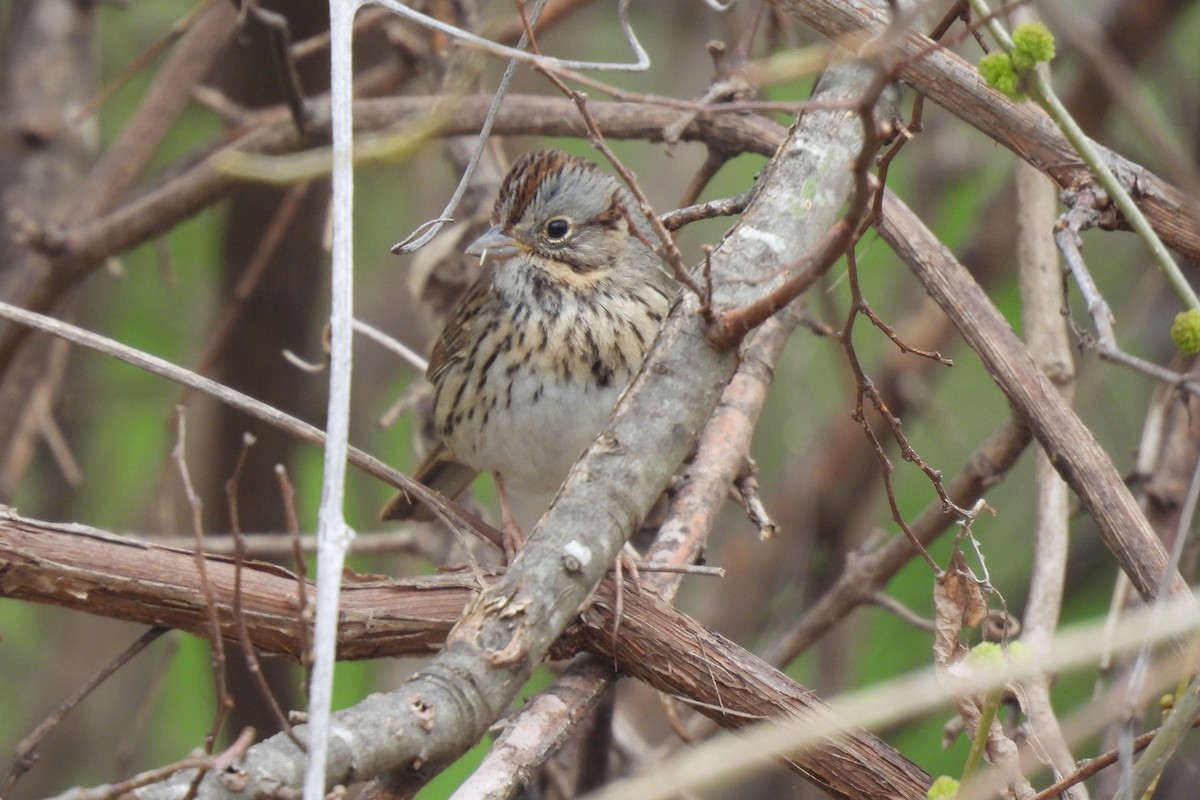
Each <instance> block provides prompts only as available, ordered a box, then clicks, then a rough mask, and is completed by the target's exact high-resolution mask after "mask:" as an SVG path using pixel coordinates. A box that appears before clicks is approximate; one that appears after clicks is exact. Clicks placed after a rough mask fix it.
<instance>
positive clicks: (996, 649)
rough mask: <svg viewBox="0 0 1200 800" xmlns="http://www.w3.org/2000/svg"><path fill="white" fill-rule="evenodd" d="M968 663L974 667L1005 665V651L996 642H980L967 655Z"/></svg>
mask: <svg viewBox="0 0 1200 800" xmlns="http://www.w3.org/2000/svg"><path fill="white" fill-rule="evenodd" d="M967 663H968V664H970V665H971V666H972V667H975V668H976V669H979V668H980V667H994V666H997V665H1000V664H1003V663H1004V649H1003V648H1002V647H1000V645H999V644H998V643H996V642H980V643H979V644H977V645H975V646H974V647H972V648H971V652H970V653H968V654H967Z"/></svg>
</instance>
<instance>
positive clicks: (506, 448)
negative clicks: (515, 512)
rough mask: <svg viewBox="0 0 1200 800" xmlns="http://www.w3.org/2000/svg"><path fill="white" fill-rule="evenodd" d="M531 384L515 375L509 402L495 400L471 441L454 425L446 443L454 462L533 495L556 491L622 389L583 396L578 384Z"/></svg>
mask: <svg viewBox="0 0 1200 800" xmlns="http://www.w3.org/2000/svg"><path fill="white" fill-rule="evenodd" d="M536 389H537V384H535V382H534V380H533V379H532V378H530V377H528V376H527V375H525V374H523V373H522V374H518V375H517V376H516V379H515V383H514V385H513V392H512V402H511V403H506V402H505V401H504V400H503V399H501V400H500V401H499V402H498V403H497V404H496V406H495V407H494V408H493V409H492V410H491V412H490V414H489V417H488V424H487V425H485V426H483V429H482V435H481V436H480V437H479V438H478V440H476V441H466V438H465V437H463V436H462V435H461V434H462V433H464V432H465V431H464V428H465V426H464V427H460V428H459V429H458V431H456V434H459V435H452V436H451V439H450V440H448V441H447V444H448V445H449V446H450V449H451V450H452V451H453V452H454V454H455V455H456V456H457V457H458V458H459V460H461V461H463V462H465V463H467V464H470V465H471V466H472V467H475V468H476V469H480V470H488V471H492V472H499V473H500V474H501V475H502V476H503V477H504V480H505V483H506V485H507V486H509V487H510V488H511V489H513V490H514V491H516V492H520V493H528V494H537V493H544V492H552V491H555V490H557V489H558V487H559V486H560V485H561V484H562V482H563V479H565V478H566V476H567V472H568V471H569V470H570V468H571V465H572V464H574V463H575V461H576V460H578V458H579V456H580V454H582V453H583V451H584V450H585V449H587V446H588V445H589V444H591V443H592V440H593V439H595V438H596V436H597V434H599V433H600V431H601V430H603V429H604V426H605V424H606V423H607V422H608V417H609V415H610V414H611V413H612V409H613V406H615V405H616V403H617V399H618V398H619V397H620V396H621V392H622V391H624V389H625V385H624V383H621V385H618V386H610V387H607V388H603V389H602V388H599V387H598V386H596V385H595V384H594V383H592V384H591V385H589V386H588V390H587V393H586V394H585V393H584V391H583V389H582V385H581V384H579V383H574V382H571V383H548V384H542V389H541V393H540V395H537V397H536V400H535V392H536Z"/></svg>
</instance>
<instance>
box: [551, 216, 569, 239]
mask: <svg viewBox="0 0 1200 800" xmlns="http://www.w3.org/2000/svg"><path fill="white" fill-rule="evenodd" d="M570 232H571V223H570V222H568V221H567V220H565V219H563V218H562V217H555V218H554V219H552V220H550V221H549V222H547V223H546V236H548V237H549V238H551V239H564V238H566V236H567V234H568V233H570Z"/></svg>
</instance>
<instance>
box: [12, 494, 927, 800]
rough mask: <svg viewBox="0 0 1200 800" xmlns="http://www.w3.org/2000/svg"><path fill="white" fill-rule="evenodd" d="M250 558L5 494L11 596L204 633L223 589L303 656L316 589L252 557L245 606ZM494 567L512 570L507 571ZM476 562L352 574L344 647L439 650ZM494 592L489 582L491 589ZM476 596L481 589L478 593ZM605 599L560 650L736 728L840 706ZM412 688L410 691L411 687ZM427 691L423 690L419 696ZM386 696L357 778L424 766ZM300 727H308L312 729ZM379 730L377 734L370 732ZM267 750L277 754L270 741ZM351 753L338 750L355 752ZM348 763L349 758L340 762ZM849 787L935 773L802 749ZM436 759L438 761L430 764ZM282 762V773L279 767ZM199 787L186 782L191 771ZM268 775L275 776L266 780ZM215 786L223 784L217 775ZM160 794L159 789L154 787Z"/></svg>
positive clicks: (854, 753) (289, 650)
mask: <svg viewBox="0 0 1200 800" xmlns="http://www.w3.org/2000/svg"><path fill="white" fill-rule="evenodd" d="M237 572H238V567H237V565H236V564H235V563H234V562H233V561H232V560H230V559H228V558H225V557H219V556H209V557H208V558H207V559H206V563H205V565H204V573H203V574H201V572H200V570H199V568H198V566H197V563H196V560H195V556H194V554H193V553H190V552H188V551H186V550H182V549H176V548H168V547H162V546H159V545H155V544H152V543H149V542H139V541H136V540H133V539H126V538H123V537H119V536H114V535H112V534H107V533H104V532H102V531H97V530H95V529H90V528H86V527H84V526H79V525H58V524H51V523H42V522H36V521H33V520H27V519H22V518H20V517H17V516H16V515H15V514H13V513H12V512H11V511H10V510H8V509H5V508H3V507H0V596H5V597H11V598H14V599H20V600H26V601H30V602H39V603H53V604H55V605H59V606H63V607H66V608H74V609H77V610H80V611H85V612H87V613H90V614H99V615H102V616H109V617H115V618H117V619H124V620H128V621H131V622H139V623H142V624H148V625H162V626H167V627H173V628H178V629H180V630H184V631H187V632H189V633H192V634H194V635H196V636H201V637H208V636H209V635H210V634H211V630H212V629H211V625H210V621H211V619H212V613H211V611H210V608H209V605H208V602H207V597H208V595H209V593H211V595H212V596H213V597H214V598H215V599H216V607H217V616H218V618H219V620H220V623H221V629H222V633H223V635H224V636H225V637H226V639H227V640H228V641H229V642H231V643H235V642H236V641H237V636H238V631H237V618H239V617H240V619H241V621H242V623H243V624H244V626H245V632H246V635H247V636H248V637H249V638H250V640H251V641H252V642H253V644H254V646H255V647H256V648H258V649H260V650H262V651H264V652H271V653H277V654H281V655H285V656H288V657H289V658H292V659H293V660H297V661H298V660H299V659H300V658H301V657H302V655H303V652H302V651H303V643H304V642H305V641H306V639H305V638H303V636H302V635H301V628H302V626H303V625H305V624H306V623H304V622H303V621H302V620H301V619H300V618H299V615H298V614H297V612H296V608H297V604H296V591H297V586H298V585H299V586H303V587H304V591H306V592H307V593H308V594H309V598H310V600H309V601H310V602H311V597H312V594H313V592H314V589H313V587H312V585H311V584H309V583H300V584H298V582H297V581H296V578H295V576H294V575H292V574H291V573H289V572H287V571H286V570H284V569H281V568H280V567H277V566H275V565H273V564H266V563H263V562H254V561H248V562H244V563H243V565H242V569H241V605H240V606H239V607H235V606H234V605H233V598H234V591H233V587H234V582H235V581H236V580H237V577H238V576H237ZM493 580H500V579H499V578H498V577H493ZM476 590H477V587H476V585H475V583H474V580H473V578H472V577H471V576H470V575H469V574H468V573H461V574H452V575H437V576H432V577H428V578H409V579H405V580H396V581H393V580H387V579H384V580H378V579H370V580H359V581H356V580H348V581H347V582H346V584H345V585H344V586H343V587H342V603H341V605H342V617H341V622H340V625H339V638H338V654H339V657H341V658H344V659H358V658H378V657H385V656H391V657H394V656H400V655H421V654H427V653H431V652H434V651H435V650H437V649H438V647H439V646H440V645H441V643H442V641H443V640H444V639H445V637H446V635H447V634H448V633H449V632H450V631H451V629H452V626H453V625H454V624H455V621H456V620H457V619H458V618H459V615H460V614H461V613H462V612H463V610H464V607H466V606H468V605H470V604H471V603H473V602H475V601H476V600H477V599H478V597H479V595H478V594H477V591H476ZM484 596H485V597H486V596H487V595H486V593H485V595H484ZM473 598H474V599H473ZM596 599H597V603H596V605H595V606H594V607H593V608H592V610H591V611H589V612H588V613H586V614H585V615H584V616H583V618H582V619H581V620H580V621H579V622H578V624H577V625H576V626H574V627H573V628H572V629H571V630H570V631H569V632H568V635H567V637H566V638H565V639H564V640H563V642H562V643H561V644H560V650H559V652H557V653H556V655H559V656H564V655H569V654H570V653H571V651H573V650H576V649H579V648H583V649H585V650H588V651H590V652H593V653H596V654H598V655H600V656H601V657H602V659H603V661H604V662H605V663H613V662H615V663H616V664H617V665H618V667H619V669H620V670H621V671H623V672H627V673H629V674H631V675H634V676H635V677H638V678H640V679H641V680H643V681H645V682H646V683H648V684H649V685H651V686H652V687H654V688H656V689H658V690H660V691H664V692H668V693H670V694H672V695H677V696H680V697H683V698H687V699H690V700H693V701H695V705H696V707H697V708H698V709H700V710H701V711H702V712H703V713H705V714H707V715H709V716H711V717H712V718H713V719H715V720H716V721H717V722H719V723H720V724H722V725H723V726H725V727H733V728H737V727H741V726H742V725H745V724H747V723H749V722H753V721H756V720H760V719H764V718H767V717H773V716H778V715H789V714H815V715H818V717H819V716H821V715H828V714H829V713H830V712H829V711H828V708H827V707H826V706H825V705H824V704H823V703H822V702H821V701H820V700H819V699H817V698H816V696H815V695H813V694H812V693H811V692H809V691H808V690H806V689H804V688H803V687H802V686H799V685H797V684H796V683H794V682H793V681H791V680H790V679H789V678H787V677H786V676H784V675H783V674H782V673H780V672H778V671H776V670H775V669H773V668H772V667H770V666H769V665H767V664H766V663H765V662H763V661H761V660H760V659H758V658H757V657H755V656H754V655H753V654H752V653H749V652H748V651H746V650H743V649H742V648H740V647H738V646H737V645H735V644H733V643H732V642H730V641H728V640H726V639H725V638H724V637H722V636H720V635H718V634H716V633H713V632H712V631H709V630H707V629H706V628H704V627H703V626H702V625H700V624H699V623H697V622H695V621H694V620H692V619H691V618H690V617H688V616H686V615H684V614H682V613H681V612H679V611H677V610H676V609H674V608H673V607H672V606H670V605H669V604H668V603H666V602H665V601H663V600H660V599H658V598H657V597H656V596H655V595H652V594H650V593H649V592H645V593H643V594H637V593H636V592H633V591H632V590H631V589H630V588H626V590H625V598H624V605H625V611H624V619H623V621H622V623H621V635H620V636H618V637H616V638H615V640H614V637H613V633H612V631H613V624H614V622H615V620H614V618H613V608H614V607H615V604H616V599H615V594H614V586H613V583H612V581H611V580H609V581H606V582H605V583H603V584H602V585H601V588H600V590H599V592H598V593H597V596H596ZM401 691H403V690H401ZM413 697H414V702H415V701H416V700H417V699H418V698H419V695H414V696H413ZM390 713H391V712H390V711H389V710H388V708H387V706H386V705H385V704H382V703H380V702H378V701H374V700H372V699H368V700H366V701H364V703H362V704H360V706H358V707H356V708H355V709H352V710H350V711H348V712H344V713H343V714H342V715H341V716H340V719H338V720H337V723H338V724H340V725H343V726H345V728H347V729H351V730H357V731H359V732H360V733H362V734H363V736H364V741H363V742H361V743H360V745H361V748H360V749H359V750H358V752H356V753H354V754H353V756H354V758H356V759H357V760H358V761H357V768H356V772H355V777H357V778H358V779H363V778H366V777H369V776H370V775H372V774H374V772H373V771H372V770H371V769H370V768H369V767H368V766H366V765H372V764H375V765H377V764H378V763H379V761H380V760H381V759H387V760H390V761H392V762H393V763H400V764H407V765H411V764H412V763H413V762H414V761H415V760H419V759H420V758H422V757H423V749H422V748H423V746H424V745H423V739H424V738H425V736H424V735H423V734H422V732H421V728H422V727H423V725H422V724H421V722H420V720H419V719H417V720H415V721H414V722H415V723H416V724H415V725H414V724H413V723H408V725H409V726H410V727H407V728H405V730H406V734H398V733H396V729H395V728H394V727H393V726H394V725H404V723H401V722H393V723H391V724H390V725H388V727H389V728H392V732H393V734H395V735H394V736H380V737H370V736H369V735H368V734H367V732H368V731H370V730H378V729H379V728H380V726H383V725H385V724H387V723H385V722H384V717H381V716H380V714H384V715H386V714H390ZM297 734H298V735H300V736H301V737H303V732H302V729H298V730H297ZM372 738H373V739H374V741H373V742H367V741H365V740H366V739H372ZM254 751H257V753H258V755H257V758H258V759H259V760H257V761H254V760H251V761H250V762H248V764H247V765H244V767H243V768H244V769H250V768H251V767H250V765H251V764H257V765H259V766H260V767H261V766H263V765H265V764H274V765H275V767H279V765H280V764H281V763H284V762H288V763H291V765H292V766H291V767H288V768H289V769H293V768H294V769H299V768H300V765H301V764H302V762H303V757H302V754H299V752H298V751H296V750H295V746H294V744H292V742H291V740H289V739H288V738H286V737H284V736H279V737H276V738H275V739H273V740H270V742H269V743H268V745H265V746H258V747H255V748H253V751H252V752H254ZM264 751H265V753H264ZM350 757H351V754H350V753H348V752H342V753H337V754H334V755H333V758H334V759H335V760H334V762H331V766H333V764H334V763H339V762H337V761H336V759H338V758H341V759H349V758H350ZM340 763H341V765H342V766H341V768H343V769H345V768H346V765H347V763H348V762H347V761H345V760H343V761H341V762H340ZM790 763H791V764H792V766H793V767H794V768H796V769H797V770H798V771H800V772H801V773H802V774H804V775H807V776H809V777H811V778H814V779H815V780H816V781H817V782H818V783H819V784H820V785H822V786H823V787H825V788H826V789H828V790H829V791H830V792H831V793H833V794H834V795H835V796H838V797H855V798H859V797H863V798H869V797H877V798H885V797H896V798H900V797H910V796H915V795H917V794H920V793H923V792H924V789H925V787H926V786H927V784H928V776H926V775H925V773H923V772H922V771H921V770H920V769H919V768H918V767H916V766H915V765H914V764H912V763H911V762H909V761H907V760H906V759H905V758H903V757H902V756H901V755H900V754H899V753H898V752H897V751H895V750H894V749H892V748H891V747H889V746H887V745H885V744H884V743H883V742H881V741H879V740H878V739H876V738H875V737H874V736H871V735H870V734H867V733H865V732H858V733H852V734H850V735H848V736H843V737H840V738H839V739H837V740H836V741H830V742H827V743H824V744H822V745H821V746H820V747H817V748H813V749H812V750H809V751H806V752H804V753H800V754H797V755H795V756H794V758H793V759H792V760H791V762H790ZM427 767H428V765H426V768H427ZM276 774H278V773H276ZM183 785H184V786H186V781H184V784H183ZM259 787H260V788H262V785H261V784H259ZM210 788H215V787H210ZM149 796H158V795H157V794H156V793H155V791H153V790H151V791H150V793H149Z"/></svg>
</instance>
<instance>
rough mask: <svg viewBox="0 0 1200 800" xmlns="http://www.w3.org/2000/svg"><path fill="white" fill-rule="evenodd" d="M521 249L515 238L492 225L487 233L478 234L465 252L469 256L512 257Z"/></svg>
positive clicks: (497, 226)
mask: <svg viewBox="0 0 1200 800" xmlns="http://www.w3.org/2000/svg"><path fill="white" fill-rule="evenodd" d="M520 250H521V248H520V245H518V244H517V240H516V239H514V238H512V237H511V236H509V235H508V234H507V233H505V232H504V231H502V230H501V229H500V226H499V225H493V226H492V227H491V228H489V229H488V231H487V233H485V234H483V236H480V237H479V238H478V239H476V240H475V241H473V242H471V245H470V246H469V247H468V248H467V249H466V251H465V252H466V254H467V255H469V256H479V257H480V258H486V257H487V256H491V257H492V258H512V257H513V256H515V255H516V254H517V253H519V252H520Z"/></svg>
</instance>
